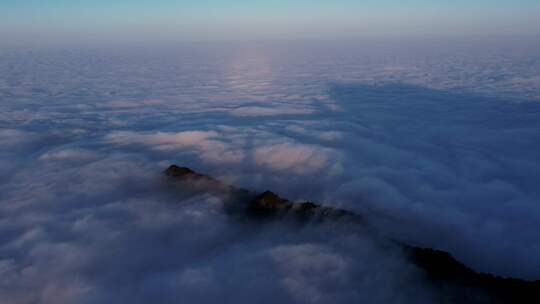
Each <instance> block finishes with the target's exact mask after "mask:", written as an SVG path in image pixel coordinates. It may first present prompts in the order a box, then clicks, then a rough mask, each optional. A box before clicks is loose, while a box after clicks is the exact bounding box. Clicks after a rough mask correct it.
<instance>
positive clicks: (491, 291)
mask: <svg viewBox="0 0 540 304" xmlns="http://www.w3.org/2000/svg"><path fill="white" fill-rule="evenodd" d="M164 173H165V174H166V175H167V176H169V177H170V178H171V179H173V180H174V181H176V182H178V183H181V184H182V185H183V186H184V187H185V189H186V190H187V191H194V192H208V193H211V194H213V195H216V196H218V197H220V198H221V199H222V200H223V201H224V203H225V206H226V210H227V211H228V212H230V213H231V214H232V215H235V216H242V217H245V218H248V219H250V220H252V221H255V222H259V223H261V224H263V223H265V222H268V221H278V220H286V219H287V220H293V221H297V222H300V223H303V224H317V223H320V222H328V221H331V222H340V221H344V222H347V223H354V224H355V225H358V226H359V227H361V228H368V224H367V223H366V221H365V220H364V219H363V217H362V216H361V215H359V214H356V213H353V212H350V211H347V210H343V209H337V208H332V207H327V206H323V205H320V204H316V203H313V202H300V203H297V202H291V201H289V200H287V199H285V198H281V197H279V196H278V195H277V194H275V193H273V192H271V191H265V192H263V193H260V194H257V193H254V192H251V191H249V190H246V189H240V188H236V187H234V186H230V185H227V184H225V183H222V182H220V181H219V180H216V179H214V178H213V177H210V176H207V175H204V174H200V173H197V172H195V171H193V170H191V169H189V168H186V167H179V166H176V165H172V166H170V167H169V168H168V169H167V170H165V172H164ZM392 242H395V241H392ZM397 243H398V245H399V247H400V248H401V249H402V251H403V254H404V255H405V256H406V257H407V259H408V260H409V261H410V263H413V264H414V265H416V266H417V267H418V268H419V269H421V270H422V272H423V274H424V278H425V281H426V283H427V284H430V285H432V286H433V288H434V289H435V290H436V291H437V292H438V293H440V296H439V297H438V298H439V299H440V302H441V303H531V304H532V303H535V304H537V303H540V281H533V282H530V281H524V280H520V279H512V278H501V277H497V276H494V275H491V274H485V273H478V272H475V271H474V270H472V269H471V268H469V267H467V266H465V265H464V264H462V263H460V262H459V261H457V260H456V259H455V258H453V257H452V256H451V255H450V254H449V253H447V252H444V251H439V250H435V249H430V248H419V247H415V246H410V245H408V244H405V243H401V242H397Z"/></svg>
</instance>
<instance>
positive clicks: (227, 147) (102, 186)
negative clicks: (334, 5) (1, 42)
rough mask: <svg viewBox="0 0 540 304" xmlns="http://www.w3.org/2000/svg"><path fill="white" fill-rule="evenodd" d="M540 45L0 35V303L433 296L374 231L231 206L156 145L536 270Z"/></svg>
mask: <svg viewBox="0 0 540 304" xmlns="http://www.w3.org/2000/svg"><path fill="white" fill-rule="evenodd" d="M539 50H540V48H539V47H538V46H534V47H533V46H531V45H528V44H526V43H525V44H516V45H514V44H511V45H504V44H500V45H499V44H495V43H485V44H480V43H472V42H467V43H462V44H461V46H459V45H455V44H453V43H450V42H446V43H445V42H431V43H423V44H421V43H416V44H415V43H405V42H400V43H397V42H395V43H386V44H385V43H375V42H372V43H367V44H365V45H364V44H338V43H336V44H332V45H329V44H322V43H320V44H318V43H308V44H294V43H292V44H289V45H284V44H278V45H272V44H269V43H260V44H242V45H235V44H212V43H207V44H198V45H189V46H188V45H185V46H174V47H146V48H137V49H135V48H127V47H118V48H112V47H110V48H106V47H102V48H95V49H84V50H82V49H41V50H23V49H0V302H2V303H112V302H124V303H126V302H129V303H148V302H153V303H171V302H176V301H181V302H189V303H215V301H216V299H221V300H222V301H224V302H231V303H232V302H241V303H243V302H246V303H251V302H257V303H266V302H268V303H276V302H283V303H350V302H362V301H368V302H370V303H423V302H424V303H430V302H432V301H433V298H432V291H431V290H429V287H427V286H425V285H424V284H423V283H422V280H421V276H420V274H419V272H418V270H417V269H415V268H414V267H412V266H411V265H410V264H409V263H407V262H406V261H405V259H404V257H403V256H401V255H400V254H399V251H398V250H396V249H395V248H389V247H392V246H391V245H389V244H386V243H385V242H384V241H383V240H382V239H381V238H379V237H378V236H375V235H371V234H370V235H368V234H366V232H365V231H363V230H362V229H359V228H358V227H354V226H346V227H343V226H336V225H331V224H329V225H321V226H308V227H302V228H300V227H298V226H294V225H293V226H290V225H289V224H287V223H277V224H275V225H268V226H257V225H252V224H246V223H238V222H236V221H235V220H234V219H232V218H230V217H229V216H228V215H227V214H226V213H225V212H224V210H223V205H222V202H221V201H220V200H219V198H217V197H214V196H212V195H210V194H201V195H195V196H193V195H185V193H183V192H182V190H181V189H177V188H175V187H172V186H171V185H170V183H168V182H167V181H166V179H165V178H164V177H163V175H162V171H163V170H164V169H165V168H166V167H167V166H168V165H170V164H172V163H176V164H178V165H183V166H188V167H191V168H193V169H195V170H197V171H200V172H204V173H208V174H211V175H213V176H215V177H218V178H220V179H222V180H224V181H227V182H229V183H231V184H234V185H238V186H242V187H246V188H249V189H254V190H256V191H264V190H267V189H270V190H272V191H274V192H276V193H278V194H280V195H282V196H284V197H288V198H290V199H293V200H312V201H317V202H322V203H325V204H328V205H333V206H338V207H341V208H345V209H349V210H352V211H355V212H358V213H360V214H363V215H364V216H366V217H367V218H368V219H369V221H370V223H371V224H372V225H373V226H374V227H376V228H377V230H378V231H380V232H381V234H382V235H384V237H383V238H385V237H392V238H397V239H401V240H404V241H407V242H409V243H411V244H415V245H419V246H426V247H434V248H437V249H442V250H447V251H449V252H451V253H452V254H453V255H454V256H455V257H456V258H458V259H459V260H460V261H462V262H464V263H465V264H467V265H468V266H470V267H472V268H474V269H475V270H478V271H483V272H490V273H494V274H497V275H502V276H514V277H520V278H525V279H540V243H539V242H538V236H539V235H540V225H539V224H538V223H540V205H539V203H540V188H539V187H538V185H539V182H540V163H539V162H538V154H539V153H540V76H539V75H538V71H539V70H540V52H539Z"/></svg>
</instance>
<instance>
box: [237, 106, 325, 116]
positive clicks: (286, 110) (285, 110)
mask: <svg viewBox="0 0 540 304" xmlns="http://www.w3.org/2000/svg"><path fill="white" fill-rule="evenodd" d="M314 112H315V111H314V110H313V109H311V108H307V107H306V108H298V107H295V106H291V107H284V106H275V107H255V106H251V107H240V108H236V109H234V110H232V111H231V112H230V113H231V114H232V115H234V116H242V117H249V116H253V117H257V116H282V115H309V114H313V113H314Z"/></svg>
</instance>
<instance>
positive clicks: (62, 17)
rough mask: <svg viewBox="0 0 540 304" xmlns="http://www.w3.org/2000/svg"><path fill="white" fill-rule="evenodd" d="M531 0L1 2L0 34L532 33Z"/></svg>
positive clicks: (534, 13)
mask: <svg viewBox="0 0 540 304" xmlns="http://www.w3.org/2000/svg"><path fill="white" fill-rule="evenodd" d="M539 15H540V1H538V0H475V1H470V0H454V1H447V0H295V1H292V0H266V1H254V0H114V1H110V0H93V1H84V0H45V1H43V0H2V1H0V38H2V39H9V40H11V41H15V40H24V39H66V38H68V39H75V38H81V37H85V38H86V39H92V38H99V39H101V38H110V39H147V38H153V39H161V38H163V39H174V40H213V39H217V40H235V39H262V40H265V39H279V38H286V39H290V38H309V39H313V38H322V39H327V38H337V39H339V38H356V37H386V36H441V35H451V36H464V35H466V36H471V35H474V36H478V35H484V36H497V35H505V36H507V35H521V36H531V35H538V34H539V33H540V18H538V16H539Z"/></svg>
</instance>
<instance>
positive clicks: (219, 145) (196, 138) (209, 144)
mask: <svg viewBox="0 0 540 304" xmlns="http://www.w3.org/2000/svg"><path fill="white" fill-rule="evenodd" d="M221 138H222V135H220V134H219V133H217V132H215V131H185V132H177V133H169V132H157V133H153V134H147V133H137V132H129V131H119V132H112V133H110V134H108V135H107V136H106V137H105V141H106V142H108V143H111V144H117V145H131V144H142V145H146V146H148V147H150V148H151V149H153V150H158V151H165V152H175V151H180V150H194V151H196V152H197V153H198V154H199V156H200V157H201V158H202V159H203V160H205V161H208V162H212V163H218V164H219V163H238V162H241V161H242V160H243V159H244V153H243V151H242V150H239V149H236V148H235V147H232V146H231V145H229V144H227V143H226V142H223V141H221V140H220V139H221Z"/></svg>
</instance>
